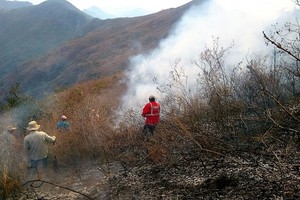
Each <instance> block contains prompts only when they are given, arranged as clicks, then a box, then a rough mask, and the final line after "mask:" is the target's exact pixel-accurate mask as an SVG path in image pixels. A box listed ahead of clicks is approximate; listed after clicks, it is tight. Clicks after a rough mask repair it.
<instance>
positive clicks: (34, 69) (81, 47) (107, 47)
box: [0, 0, 202, 96]
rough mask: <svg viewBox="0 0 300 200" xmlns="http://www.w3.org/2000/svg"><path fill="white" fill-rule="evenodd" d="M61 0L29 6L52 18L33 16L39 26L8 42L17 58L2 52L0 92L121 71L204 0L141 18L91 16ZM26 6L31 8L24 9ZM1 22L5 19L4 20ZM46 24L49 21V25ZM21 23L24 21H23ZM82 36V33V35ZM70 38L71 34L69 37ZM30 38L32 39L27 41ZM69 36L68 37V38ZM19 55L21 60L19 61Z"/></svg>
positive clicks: (40, 89)
mask: <svg viewBox="0 0 300 200" xmlns="http://www.w3.org/2000/svg"><path fill="white" fill-rule="evenodd" d="M62 1H63V0H52V1H50V2H45V3H44V4H41V5H39V6H36V7H34V9H36V10H34V12H33V10H31V11H32V12H31V13H44V15H46V13H48V14H47V16H48V17H49V16H51V17H50V20H45V18H43V17H41V16H43V15H41V16H39V17H38V18H35V20H34V21H35V22H34V23H32V24H31V26H33V27H35V28H36V30H34V31H33V27H30V26H29V27H28V26H23V27H22V28H23V29H24V31H23V32H25V33H27V35H26V37H25V38H26V39H25V38H24V36H22V37H20V36H19V37H20V38H19V39H21V38H22V40H21V41H19V42H12V44H13V45H14V46H15V48H12V47H11V46H7V48H11V49H12V50H11V51H10V53H12V54H11V56H13V55H14V56H17V57H18V59H16V60H14V59H12V58H13V57H10V59H3V54H5V55H6V56H7V55H8V54H9V52H7V51H5V52H3V51H1V52H0V55H1V56H0V62H1V71H2V72H5V74H6V76H5V77H4V76H2V77H1V79H0V80H1V83H0V85H1V86H2V87H1V90H2V91H7V90H8V88H9V87H10V86H12V85H14V84H15V83H17V82H18V83H20V86H21V89H22V90H23V92H27V93H29V94H31V95H34V96H39V95H42V94H43V93H44V92H52V91H54V90H57V89H62V88H66V87H70V86H72V85H74V84H76V83H81V82H84V81H87V80H94V79H98V78H101V77H103V76H107V75H112V74H114V73H115V72H117V71H122V70H124V69H125V68H126V67H127V66H128V58H129V57H131V56H133V55H137V54H140V53H143V52H147V51H149V50H151V49H154V48H155V47H156V46H157V45H158V43H159V41H160V40H161V39H162V38H165V37H167V35H168V33H169V31H170V30H171V29H172V27H173V25H174V24H175V23H176V22H177V21H178V20H179V19H180V17H181V16H182V15H183V13H184V12H185V11H186V10H187V9H188V8H189V7H190V6H191V5H193V4H194V3H200V2H202V0H197V1H195V0H194V1H193V2H191V3H189V4H186V5H184V6H181V7H178V8H175V9H168V10H164V11H161V12H158V13H155V14H151V15H147V16H143V17H135V18H118V19H108V20H95V19H94V20H91V19H90V18H89V17H87V16H86V15H83V14H82V13H81V12H80V11H78V10H77V9H75V8H74V7H72V6H71V5H66V3H64V4H61V3H62ZM59 2H60V3H59ZM52 4H54V5H56V6H59V7H60V8H57V9H54V10H52V11H49V5H52ZM45 5H47V6H45ZM50 8H51V7H50ZM44 9H46V10H44ZM52 9H53V8H52ZM58 10H60V12H59V11H58ZM63 10H64V12H63ZM22 11H23V12H29V11H28V10H26V9H25V10H22ZM54 11H55V12H58V13H55V12H54ZM66 11H68V12H66ZM21 13H22V12H21ZM51 13H52V15H51ZM20 15H21V14H18V16H20ZM25 16H26V15H25ZM55 16H56V17H55ZM68 16H70V17H68ZM52 17H53V18H52ZM18 19H19V18H18ZM46 19H47V18H46ZM55 19H56V20H55ZM19 20H20V19H19ZM32 20H33V19H32ZM54 22H56V23H54ZM0 23H3V21H2V22H1V20H0ZM45 23H46V24H48V26H45V25H44V24H45ZM49 23H50V25H49ZM9 24H10V26H11V27H13V26H12V25H11V23H9ZM34 24H38V25H36V26H34ZM19 25H20V26H21V23H20V24H19ZM42 25H43V26H42ZM76 25H77V26H76ZM38 27H40V28H38ZM78 27H82V28H81V29H79V28H78ZM20 29H21V28H20ZM44 29H50V30H49V31H45V30H44ZM43 30H44V32H43ZM96 30H97V31H96ZM18 31H21V30H18ZM72 31H73V32H72ZM80 31H81V32H80ZM49 32H50V33H49ZM29 33H30V34H35V35H37V36H41V35H39V34H41V33H45V34H46V35H47V38H48V39H46V41H45V40H44V39H43V38H42V37H40V38H39V39H37V38H38V37H36V36H35V37H29V35H30V34H29ZM2 34H3V33H2ZM11 34H14V33H11ZM0 35H1V32H0ZM79 35H81V37H78V36H79ZM50 36H52V37H50ZM71 38H73V39H72V40H70V39H71ZM1 39H2V37H1ZM28 40H31V41H32V42H30V43H27V42H26V41H28ZM67 40H69V41H68V42H66V41H67ZM4 41H5V40H4ZM4 41H3V42H4ZM22 42H23V43H22ZM18 44H23V45H25V44H27V45H28V47H30V48H28V49H27V51H29V52H28V53H27V52H22V51H21V50H19V49H17V46H18ZM29 44H30V45H29ZM6 45H9V44H6ZM32 46H33V47H32ZM45 46H46V47H47V48H46V47H45ZM22 47H23V48H25V46H22ZM34 47H35V48H34ZM23 50H24V49H23ZM18 51H19V52H20V54H18V53H17V52H18ZM47 51H48V52H47ZM45 53H48V54H47V55H45ZM25 54H26V55H25ZM29 57H31V59H29ZM21 58H23V62H21V61H20V59H21ZM34 58H35V59H34ZM3 61H6V65H2V62H3ZM8 61H10V62H18V61H19V64H18V65H12V64H11V63H9V62H8ZM25 61H26V62H25ZM8 64H11V65H10V66H13V67H10V68H6V71H5V70H3V66H8Z"/></svg>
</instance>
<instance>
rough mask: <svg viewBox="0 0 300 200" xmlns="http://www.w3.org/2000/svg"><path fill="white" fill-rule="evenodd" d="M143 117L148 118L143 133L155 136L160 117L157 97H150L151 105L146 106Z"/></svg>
mask: <svg viewBox="0 0 300 200" xmlns="http://www.w3.org/2000/svg"><path fill="white" fill-rule="evenodd" d="M142 116H143V117H145V118H146V120H145V126H144V129H143V133H144V134H153V133H154V130H155V126H156V125H157V124H158V123H159V117H160V105H159V103H157V102H156V101H155V96H153V95H150V96H149V103H147V104H146V105H145V106H144V108H143V112H142Z"/></svg>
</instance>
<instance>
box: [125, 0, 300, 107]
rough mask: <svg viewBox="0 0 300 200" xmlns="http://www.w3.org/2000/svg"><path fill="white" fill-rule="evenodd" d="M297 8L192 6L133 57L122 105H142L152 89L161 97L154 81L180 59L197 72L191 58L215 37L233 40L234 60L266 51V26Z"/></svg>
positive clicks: (226, 3)
mask: <svg viewBox="0 0 300 200" xmlns="http://www.w3.org/2000/svg"><path fill="white" fill-rule="evenodd" d="M296 9H298V10H297V11H299V7H298V6H296V4H295V3H294V2H293V1H289V0H252V1H246V0H211V1H206V2H205V3H202V4H200V5H199V6H195V7H193V8H191V9H190V10H189V11H188V12H187V13H185V15H184V16H183V17H182V19H181V20H180V22H178V24H177V25H176V27H175V28H174V30H173V32H172V34H170V35H169V37H168V38H166V39H164V40H162V41H161V42H160V45H159V47H158V48H157V49H155V50H154V51H152V52H151V53H150V54H147V55H138V56H135V57H133V58H132V59H131V67H130V70H129V71H128V73H127V77H126V78H127V80H126V81H127V84H128V90H127V92H126V94H125V96H124V101H123V102H124V104H123V105H122V110H123V111H124V110H128V109H130V110H138V111H139V110H141V107H142V105H143V104H144V103H146V102H147V101H148V97H149V95H150V94H154V95H157V96H158V101H159V99H160V98H161V96H160V95H161V94H159V92H158V91H157V85H156V84H155V83H154V82H155V81H157V82H159V83H162V82H164V81H165V80H166V77H168V74H169V73H170V71H172V70H173V67H174V66H175V64H176V63H177V62H178V60H180V62H179V65H180V66H181V67H182V68H184V70H185V73H186V75H187V76H189V78H190V77H195V76H196V75H197V74H198V73H199V68H197V67H196V66H195V64H192V61H193V60H196V59H198V57H199V55H200V53H201V52H202V51H203V50H204V49H205V48H207V47H208V48H209V47H211V45H212V42H213V40H214V39H213V38H219V45H220V46H221V47H224V48H226V47H229V46H230V45H232V44H234V47H233V49H232V50H231V52H230V55H231V58H230V62H232V63H238V62H242V61H243V60H245V58H246V57H247V56H249V55H251V54H252V53H254V52H255V53H262V52H265V51H266V50H267V46H266V45H265V40H264V38H263V34H262V32H263V31H266V32H267V31H268V30H269V29H270V28H271V25H272V24H274V23H276V22H277V21H276V20H278V19H279V17H280V16H283V15H284V16H285V17H287V16H289V14H290V13H296V12H295V10H296ZM298 13H299V12H298ZM154 80H155V81H154ZM191 80H193V78H191Z"/></svg>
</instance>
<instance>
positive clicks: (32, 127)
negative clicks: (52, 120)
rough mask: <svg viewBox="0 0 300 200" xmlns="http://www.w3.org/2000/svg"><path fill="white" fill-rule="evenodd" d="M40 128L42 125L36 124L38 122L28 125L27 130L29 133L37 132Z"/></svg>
mask: <svg viewBox="0 0 300 200" xmlns="http://www.w3.org/2000/svg"><path fill="white" fill-rule="evenodd" d="M39 128H40V125H38V124H37V123H36V121H31V122H29V123H28V127H27V128H26V129H27V130H29V131H36V130H38V129H39Z"/></svg>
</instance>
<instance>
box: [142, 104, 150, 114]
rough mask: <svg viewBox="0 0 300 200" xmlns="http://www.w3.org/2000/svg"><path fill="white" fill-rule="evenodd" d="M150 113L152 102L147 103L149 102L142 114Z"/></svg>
mask: <svg viewBox="0 0 300 200" xmlns="http://www.w3.org/2000/svg"><path fill="white" fill-rule="evenodd" d="M149 113H150V104H149V103H147V104H146V105H145V107H144V108H143V112H142V116H143V117H146V115H147V114H149Z"/></svg>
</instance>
